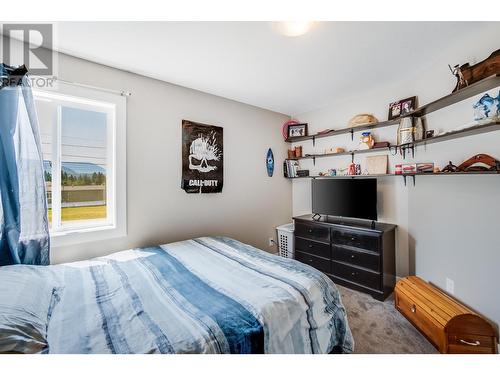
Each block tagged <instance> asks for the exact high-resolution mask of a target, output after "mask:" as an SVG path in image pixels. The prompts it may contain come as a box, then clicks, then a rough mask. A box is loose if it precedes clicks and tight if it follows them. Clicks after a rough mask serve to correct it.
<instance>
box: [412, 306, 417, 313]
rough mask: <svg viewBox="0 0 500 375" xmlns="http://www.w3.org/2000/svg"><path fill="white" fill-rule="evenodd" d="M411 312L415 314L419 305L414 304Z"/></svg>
mask: <svg viewBox="0 0 500 375" xmlns="http://www.w3.org/2000/svg"><path fill="white" fill-rule="evenodd" d="M411 312H412V313H414V314H415V313H416V312H417V306H415V305H412V306H411Z"/></svg>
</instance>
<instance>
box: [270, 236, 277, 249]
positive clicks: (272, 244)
mask: <svg viewBox="0 0 500 375" xmlns="http://www.w3.org/2000/svg"><path fill="white" fill-rule="evenodd" d="M274 245H276V241H275V240H274V238H272V237H269V247H273V246H274Z"/></svg>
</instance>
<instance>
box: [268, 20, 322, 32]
mask: <svg viewBox="0 0 500 375" xmlns="http://www.w3.org/2000/svg"><path fill="white" fill-rule="evenodd" d="M313 23H314V22H311V21H284V22H273V29H274V30H275V31H277V32H278V33H280V34H281V35H284V36H301V35H304V34H305V33H307V32H308V31H309V30H311V28H312V26H313Z"/></svg>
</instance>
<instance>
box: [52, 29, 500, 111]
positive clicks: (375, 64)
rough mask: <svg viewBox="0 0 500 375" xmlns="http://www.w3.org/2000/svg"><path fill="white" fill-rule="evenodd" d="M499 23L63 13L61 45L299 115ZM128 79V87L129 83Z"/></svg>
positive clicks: (392, 76)
mask: <svg viewBox="0 0 500 375" xmlns="http://www.w3.org/2000/svg"><path fill="white" fill-rule="evenodd" d="M499 25H500V23H496V24H495V23H476V22H436V23H432V22H321V23H315V24H314V27H313V29H312V30H311V31H310V32H309V33H307V34H305V35H303V36H300V37H285V36H282V35H280V34H278V33H276V32H275V31H274V29H273V27H272V25H271V23H269V22H135V23H132V22H60V23H58V24H57V38H56V40H57V45H56V49H57V50H59V51H61V52H65V53H68V54H70V55H73V56H77V57H81V58H85V59H88V60H91V61H95V62H98V63H102V64H106V65H109V66H113V67H117V68H121V69H124V70H128V71H133V72H136V73H138V74H142V75H145V76H148V77H152V78H156V79H160V80H163V81H167V82H171V83H175V84H177V85H181V86H185V87H189V88H193V89H196V90H200V91H204V92H207V93H211V94H215V95H219V96H222V97H226V98H229V99H233V100H237V101H240V102H243V103H248V104H251V105H255V106H258V107H262V108H266V109H270V110H273V111H277V112H281V113H285V114H298V113H303V112H307V111H309V110H313V109H317V108H320V107H322V106H325V105H327V104H328V103H330V102H332V101H333V100H334V99H335V98H336V97H338V96H339V95H350V94H354V93H355V92H356V91H358V90H362V89H363V88H366V87H373V86H376V85H381V84H387V83H390V82H393V81H396V80H398V79H401V77H404V75H405V74H406V73H407V72H408V71H414V70H417V69H422V68H423V67H425V66H427V65H429V64H432V63H434V62H436V61H442V60H443V59H442V58H441V59H439V57H440V56H442V55H443V53H444V51H445V50H446V47H447V46H450V45H452V44H454V45H456V44H457V43H460V40H461V38H462V37H465V36H468V37H470V36H471V35H473V34H474V33H480V34H481V35H484V31H485V30H484V29H485V28H495V30H497V31H498V30H500V29H499V28H498V26H499ZM478 35H479V34H478ZM492 35H495V33H493V34H492ZM496 35H498V34H496ZM448 62H450V61H447V60H445V63H448ZM126 84H127V83H126V82H124V83H123V85H124V87H123V89H124V90H131V89H132V88H130V87H126Z"/></svg>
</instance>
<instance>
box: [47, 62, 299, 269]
mask: <svg viewBox="0 0 500 375" xmlns="http://www.w3.org/2000/svg"><path fill="white" fill-rule="evenodd" d="M148 58H149V57H148ZM151 58H154V57H153V56H151ZM58 76H59V77H60V78H61V79H64V80H68V81H73V82H78V83H85V84H90V85H95V86H98V87H104V88H109V89H116V90H127V91H131V92H132V96H131V97H129V98H128V99H127V211H128V220H127V222H128V235H127V236H126V237H124V238H119V239H113V240H108V241H102V242H94V243H84V244H81V245H78V246H68V247H64V248H52V250H51V260H52V263H60V262H66V261H73V260H77V259H85V258H90V257H93V256H98V255H103V254H107V253H111V252H113V251H117V250H122V249H127V248H132V247H138V246H149V245H155V244H162V243H168V242H172V241H177V240H184V239H187V238H193V237H196V236H204V235H226V236H230V237H233V238H236V239H238V240H241V241H244V242H246V243H249V244H252V245H254V246H257V247H259V248H262V249H264V250H267V251H271V252H275V251H277V249H275V248H270V247H269V246H268V238H269V237H275V229H274V228H275V227H276V226H277V225H280V224H284V223H287V222H289V221H290V217H291V204H290V202H291V190H292V188H291V183H290V181H287V180H285V179H284V178H283V177H282V168H281V161H280V160H283V158H284V157H285V154H286V145H285V144H284V142H283V138H282V136H281V133H280V129H281V125H282V124H283V122H285V121H286V120H287V119H288V118H289V117H287V116H285V115H282V114H278V113H274V112H270V111H267V110H263V109H260V108H257V107H252V106H249V105H245V104H242V103H238V102H235V101H231V100H227V99H224V98H220V97H217V96H213V95H209V94H205V93H202V92H199V91H195V90H190V89H187V88H183V87H179V86H175V85H172V84H168V83H165V82H161V81H157V80H153V79H150V78H145V77H142V76H139V75H135V74H132V73H127V72H124V71H121V70H117V69H113V68H109V67H105V66H102V65H98V64H94V63H91V62H88V61H84V60H80V59H76V58H73V57H69V56H66V55H60V56H59V72H58ZM182 119H188V120H192V121H197V122H202V123H206V124H214V125H218V126H222V127H223V128H224V188H223V191H222V193H221V194H202V195H200V194H186V193H185V192H184V190H182V189H181V188H180V183H181V172H182V169H181V167H182V166H181V121H182ZM269 147H271V148H272V150H273V152H274V155H275V158H276V161H277V165H276V169H275V173H274V176H273V177H272V178H269V177H268V176H267V172H266V168H265V159H266V153H267V150H268V148H269Z"/></svg>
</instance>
